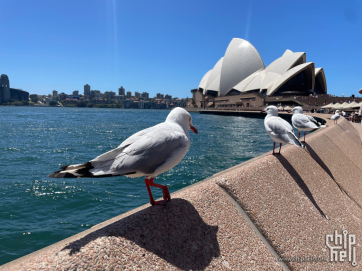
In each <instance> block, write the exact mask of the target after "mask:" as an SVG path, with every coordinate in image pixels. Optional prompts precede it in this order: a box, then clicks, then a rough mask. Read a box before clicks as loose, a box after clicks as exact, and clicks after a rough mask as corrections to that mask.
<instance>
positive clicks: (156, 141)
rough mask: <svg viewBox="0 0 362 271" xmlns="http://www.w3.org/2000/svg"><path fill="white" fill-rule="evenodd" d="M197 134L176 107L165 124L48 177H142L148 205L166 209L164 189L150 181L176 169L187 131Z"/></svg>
mask: <svg viewBox="0 0 362 271" xmlns="http://www.w3.org/2000/svg"><path fill="white" fill-rule="evenodd" d="M188 130H191V131H193V132H194V133H196V134H198V132H197V130H196V128H195V127H194V126H193V125H192V118H191V115H190V114H189V113H188V112H187V111H186V110H185V109H183V108H181V107H176V108H175V109H173V110H172V111H171V112H170V113H169V114H168V116H167V118H166V121H165V122H162V123H160V124H157V125H155V126H153V127H150V128H147V129H144V130H141V131H139V132H137V133H135V134H134V135H132V136H130V137H129V138H127V139H126V140H125V141H123V142H122V144H121V145H119V146H118V147H117V148H115V149H113V150H111V151H109V152H106V153H104V154H102V155H100V156H98V157H96V158H94V159H93V160H91V161H89V162H86V163H83V164H78V165H68V166H64V167H62V168H61V170H59V171H56V172H54V173H52V174H50V175H48V177H51V178H102V177H114V176H127V177H133V178H135V177H142V176H145V183H146V187H147V191H148V194H149V197H150V203H151V204H152V205H166V203H167V202H169V201H171V196H170V193H169V191H168V187H167V186H165V185H160V184H156V183H154V182H153V179H154V178H155V177H156V176H157V175H159V174H161V173H164V172H166V171H167V170H170V169H171V168H173V167H174V166H176V165H177V164H178V163H179V162H180V161H181V160H182V158H183V157H184V156H185V154H186V153H187V151H188V150H189V147H190V135H189V131H188ZM150 186H154V187H158V188H161V189H162V191H163V200H161V201H155V200H154V199H153V196H152V192H151V188H150Z"/></svg>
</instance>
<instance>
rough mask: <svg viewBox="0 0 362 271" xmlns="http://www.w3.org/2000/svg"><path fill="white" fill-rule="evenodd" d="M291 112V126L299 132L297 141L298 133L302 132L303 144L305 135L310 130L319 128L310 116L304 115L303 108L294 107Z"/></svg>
mask: <svg viewBox="0 0 362 271" xmlns="http://www.w3.org/2000/svg"><path fill="white" fill-rule="evenodd" d="M292 112H293V116H292V124H293V126H294V127H295V128H296V129H298V131H299V134H298V139H299V138H300V131H304V142H305V134H306V133H307V132H310V131H312V130H315V129H318V128H320V127H321V126H320V125H319V123H318V122H317V121H316V120H315V119H314V118H313V117H312V116H309V115H304V114H303V108H302V107H300V106H296V107H294V108H293V109H292Z"/></svg>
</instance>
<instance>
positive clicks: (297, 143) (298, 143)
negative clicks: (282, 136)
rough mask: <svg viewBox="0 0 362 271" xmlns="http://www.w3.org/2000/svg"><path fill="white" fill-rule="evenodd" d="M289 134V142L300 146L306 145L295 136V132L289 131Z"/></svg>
mask: <svg viewBox="0 0 362 271" xmlns="http://www.w3.org/2000/svg"><path fill="white" fill-rule="evenodd" d="M288 136H289V138H290V140H289V144H293V145H295V146H297V147H299V148H304V147H305V146H304V145H303V144H302V143H301V142H300V141H299V139H298V138H297V137H296V136H295V134H294V133H292V132H290V133H288Z"/></svg>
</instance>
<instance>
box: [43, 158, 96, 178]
mask: <svg viewBox="0 0 362 271" xmlns="http://www.w3.org/2000/svg"><path fill="white" fill-rule="evenodd" d="M92 168H93V166H92V163H91V162H87V163H84V164H78V165H68V166H64V167H61V170H58V171H55V172H53V173H52V174H50V175H48V177H50V178H87V177H88V178H92V177H95V176H94V175H93V174H92V173H91V172H90V170H91V169H92Z"/></svg>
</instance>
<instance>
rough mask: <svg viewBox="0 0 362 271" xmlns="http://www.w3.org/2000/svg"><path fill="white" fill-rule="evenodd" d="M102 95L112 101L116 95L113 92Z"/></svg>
mask: <svg viewBox="0 0 362 271" xmlns="http://www.w3.org/2000/svg"><path fill="white" fill-rule="evenodd" d="M104 95H105V96H107V97H108V98H109V99H113V98H114V96H115V95H116V93H115V92H114V91H106V92H104Z"/></svg>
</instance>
